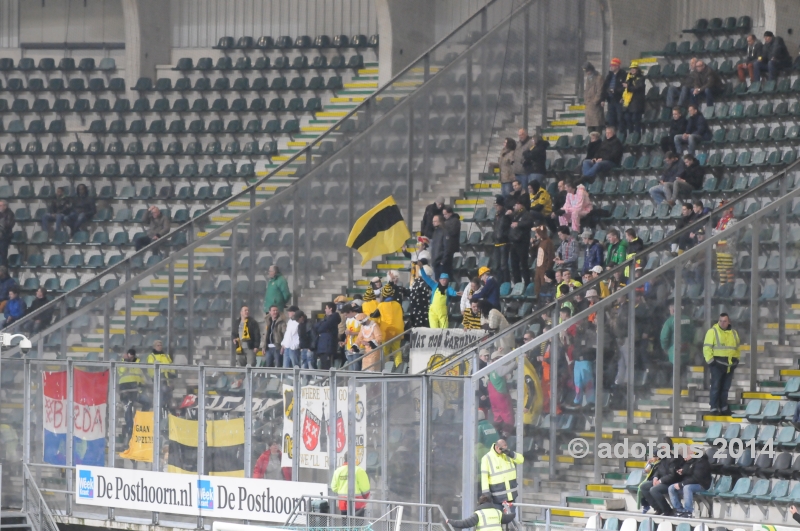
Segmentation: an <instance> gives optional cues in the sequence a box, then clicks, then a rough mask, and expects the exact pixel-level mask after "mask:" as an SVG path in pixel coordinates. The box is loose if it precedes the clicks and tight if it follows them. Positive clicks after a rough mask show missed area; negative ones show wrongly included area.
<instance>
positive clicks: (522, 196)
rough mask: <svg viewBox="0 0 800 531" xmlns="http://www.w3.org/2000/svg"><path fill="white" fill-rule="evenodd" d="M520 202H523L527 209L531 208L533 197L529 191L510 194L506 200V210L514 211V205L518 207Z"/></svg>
mask: <svg viewBox="0 0 800 531" xmlns="http://www.w3.org/2000/svg"><path fill="white" fill-rule="evenodd" d="M520 200H522V202H523V204H525V208H530V206H531V195H530V194H529V193H528V191H527V190H519V191H517V192H511V194H509V196H508V197H507V198H506V210H513V209H514V205H516V204H517V203H518V202H519V201H520Z"/></svg>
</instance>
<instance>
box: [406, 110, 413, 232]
mask: <svg viewBox="0 0 800 531" xmlns="http://www.w3.org/2000/svg"><path fill="white" fill-rule="evenodd" d="M406 140H407V141H408V167H407V168H406V189H407V190H408V192H407V197H406V220H408V224H409V225H410V226H411V227H413V226H414V106H413V105H409V106H408V138H407V139H406Z"/></svg>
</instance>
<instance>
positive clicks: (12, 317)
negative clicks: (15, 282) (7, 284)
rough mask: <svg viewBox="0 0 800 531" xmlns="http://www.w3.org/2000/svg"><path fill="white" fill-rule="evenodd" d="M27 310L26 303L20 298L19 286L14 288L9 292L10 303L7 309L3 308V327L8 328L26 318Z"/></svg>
mask: <svg viewBox="0 0 800 531" xmlns="http://www.w3.org/2000/svg"><path fill="white" fill-rule="evenodd" d="M26 310H27V308H26V307H25V301H24V300H22V299H21V298H20V296H19V286H13V287H12V288H10V289H9V290H8V302H7V303H6V307H5V308H3V316H4V317H5V322H4V323H3V326H8V325H10V324H11V323H13V322H14V321H16V320H18V319H21V318H22V317H24V316H25V312H26Z"/></svg>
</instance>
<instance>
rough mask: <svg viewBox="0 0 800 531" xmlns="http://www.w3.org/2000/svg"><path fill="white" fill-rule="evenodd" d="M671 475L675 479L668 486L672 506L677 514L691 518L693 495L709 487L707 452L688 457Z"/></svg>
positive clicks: (709, 474)
mask: <svg viewBox="0 0 800 531" xmlns="http://www.w3.org/2000/svg"><path fill="white" fill-rule="evenodd" d="M673 477H675V478H676V479H677V481H676V482H674V483H672V484H671V485H670V486H669V499H670V502H672V507H673V509H674V510H675V513H676V515H677V516H683V517H688V518H691V517H692V512H693V511H694V504H693V503H694V495H695V494H696V493H698V492H700V491H703V490H706V489H708V488H709V487H711V465H710V464H709V462H708V454H706V453H705V452H704V453H702V454H700V457H693V458H692V459H689V460H688V461H687V462H686V463H685V464H684V465H683V466H682V467H681V468H680V469H679V470H676V471H675V476H673ZM671 479H672V478H670V480H671ZM681 501H683V503H681Z"/></svg>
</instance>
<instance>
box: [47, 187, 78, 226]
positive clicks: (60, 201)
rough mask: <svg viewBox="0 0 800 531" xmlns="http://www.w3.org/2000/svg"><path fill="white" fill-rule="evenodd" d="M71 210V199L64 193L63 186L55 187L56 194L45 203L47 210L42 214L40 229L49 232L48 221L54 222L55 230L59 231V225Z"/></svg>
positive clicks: (66, 218)
mask: <svg viewBox="0 0 800 531" xmlns="http://www.w3.org/2000/svg"><path fill="white" fill-rule="evenodd" d="M71 211H72V201H70V199H69V197H67V196H66V195H65V193H64V187H63V186H59V187H58V188H56V196H55V198H53V200H52V201H50V204H49V205H47V212H46V213H45V214H44V216H42V230H43V231H45V232H48V233H49V232H50V223H52V222H53V221H55V222H56V232H60V231H61V227H62V225H63V224H64V221H65V220H68V219H69V218H68V216H69V214H70V212H71Z"/></svg>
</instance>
